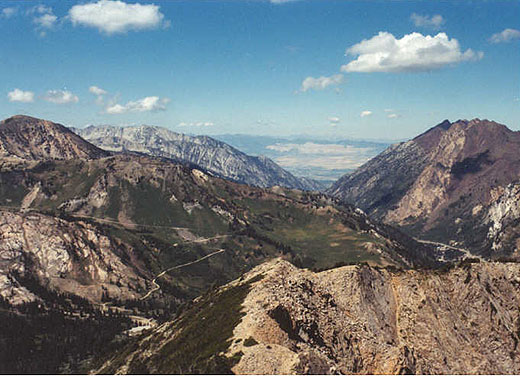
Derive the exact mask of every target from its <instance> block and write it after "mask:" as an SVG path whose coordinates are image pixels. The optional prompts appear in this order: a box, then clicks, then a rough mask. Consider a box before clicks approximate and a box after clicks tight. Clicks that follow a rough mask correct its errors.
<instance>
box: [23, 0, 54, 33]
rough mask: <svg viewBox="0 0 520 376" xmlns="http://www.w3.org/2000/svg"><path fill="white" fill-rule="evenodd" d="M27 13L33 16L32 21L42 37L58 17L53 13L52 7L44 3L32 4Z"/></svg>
mask: <svg viewBox="0 0 520 376" xmlns="http://www.w3.org/2000/svg"><path fill="white" fill-rule="evenodd" d="M27 13H28V14H29V15H32V16H33V20H32V21H33V23H34V24H35V25H36V30H37V31H39V33H40V36H42V37H43V36H45V35H46V34H47V31H48V30H51V29H53V28H54V26H55V25H56V23H57V22H58V17H56V16H55V15H54V12H53V11H52V8H51V7H48V6H45V5H37V6H34V7H32V8H30V9H29V11H28V12H27Z"/></svg>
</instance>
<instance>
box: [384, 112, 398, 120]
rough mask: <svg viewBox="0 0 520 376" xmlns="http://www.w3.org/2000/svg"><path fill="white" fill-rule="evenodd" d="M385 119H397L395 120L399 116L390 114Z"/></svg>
mask: <svg viewBox="0 0 520 376" xmlns="http://www.w3.org/2000/svg"><path fill="white" fill-rule="evenodd" d="M386 117H387V118H389V119H397V118H400V117H401V115H399V114H396V113H391V114H388V115H386Z"/></svg>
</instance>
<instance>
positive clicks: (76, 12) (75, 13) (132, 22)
mask: <svg viewBox="0 0 520 376" xmlns="http://www.w3.org/2000/svg"><path fill="white" fill-rule="evenodd" d="M69 19H70V20H71V22H72V24H73V25H75V26H76V25H82V26H87V27H94V28H96V29H98V30H99V31H101V32H104V33H106V34H115V33H125V32H127V31H130V30H145V29H153V28H157V27H160V26H164V27H167V26H168V25H169V21H164V15H163V14H162V13H161V12H160V11H159V6H158V5H154V4H139V3H135V4H127V3H125V2H123V1H118V0H117V1H113V0H99V1H98V2H95V3H88V4H81V5H74V6H73V7H72V8H70V10H69Z"/></svg>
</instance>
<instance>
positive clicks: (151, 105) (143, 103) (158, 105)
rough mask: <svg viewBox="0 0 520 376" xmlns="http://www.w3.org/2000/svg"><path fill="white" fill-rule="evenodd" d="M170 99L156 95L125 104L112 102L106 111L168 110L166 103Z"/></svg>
mask: <svg viewBox="0 0 520 376" xmlns="http://www.w3.org/2000/svg"><path fill="white" fill-rule="evenodd" d="M168 102H170V100H169V99H168V98H159V97H156V96H152V97H145V98H142V99H139V100H136V101H131V102H128V103H127V104H125V105H122V104H118V103H115V104H111V105H109V106H108V107H107V108H106V109H105V111H106V113H107V114H124V113H127V112H156V111H164V110H166V104H168Z"/></svg>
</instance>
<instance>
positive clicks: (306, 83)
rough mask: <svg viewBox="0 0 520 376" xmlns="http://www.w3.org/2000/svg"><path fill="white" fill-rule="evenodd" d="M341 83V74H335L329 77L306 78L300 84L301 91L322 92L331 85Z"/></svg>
mask: <svg viewBox="0 0 520 376" xmlns="http://www.w3.org/2000/svg"><path fill="white" fill-rule="evenodd" d="M342 82H343V75H342V74H335V75H333V76H330V77H326V76H321V77H318V78H314V77H307V78H306V79H305V80H303V82H302V87H301V89H300V90H301V91H302V92H306V91H307V90H311V89H312V90H323V89H326V88H327V87H329V86H331V85H339V84H341V83H342Z"/></svg>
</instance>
